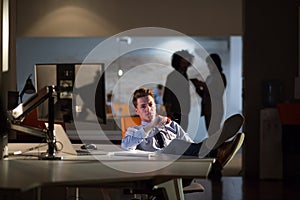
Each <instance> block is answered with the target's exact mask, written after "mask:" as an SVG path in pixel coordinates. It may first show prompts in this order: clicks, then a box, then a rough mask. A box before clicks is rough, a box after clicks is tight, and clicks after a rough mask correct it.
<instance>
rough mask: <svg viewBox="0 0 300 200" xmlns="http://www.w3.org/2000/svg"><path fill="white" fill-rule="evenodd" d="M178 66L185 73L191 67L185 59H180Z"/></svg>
mask: <svg viewBox="0 0 300 200" xmlns="http://www.w3.org/2000/svg"><path fill="white" fill-rule="evenodd" d="M179 66H180V68H181V69H182V70H184V71H186V70H187V68H188V67H190V66H191V63H190V62H188V61H187V60H185V59H180V61H179Z"/></svg>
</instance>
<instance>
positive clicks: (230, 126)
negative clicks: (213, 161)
mask: <svg viewBox="0 0 300 200" xmlns="http://www.w3.org/2000/svg"><path fill="white" fill-rule="evenodd" d="M243 124H244V117H243V116H242V115H240V114H235V115H232V116H230V117H229V118H227V119H226V120H225V122H224V124H223V127H222V130H221V133H220V135H219V139H218V142H217V143H216V144H215V146H214V149H216V148H218V147H219V146H220V145H221V144H223V143H224V142H225V141H226V140H228V139H230V138H232V137H233V136H234V135H235V134H236V133H237V132H238V131H239V130H240V128H241V127H242V125H243Z"/></svg>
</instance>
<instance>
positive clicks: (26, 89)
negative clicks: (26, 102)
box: [20, 74, 35, 103]
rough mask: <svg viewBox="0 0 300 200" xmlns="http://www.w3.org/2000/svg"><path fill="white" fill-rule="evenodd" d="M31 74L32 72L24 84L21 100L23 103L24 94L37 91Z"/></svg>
mask: <svg viewBox="0 0 300 200" xmlns="http://www.w3.org/2000/svg"><path fill="white" fill-rule="evenodd" d="M31 75H32V74H30V75H29V76H28V78H27V80H26V83H25V85H24V88H23V90H22V92H21V93H20V101H21V103H23V95H24V94H33V93H35V88H34V86H33V84H32V80H31V78H30V77H31Z"/></svg>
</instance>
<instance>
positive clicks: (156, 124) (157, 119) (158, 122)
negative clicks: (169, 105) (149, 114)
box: [152, 115, 170, 128]
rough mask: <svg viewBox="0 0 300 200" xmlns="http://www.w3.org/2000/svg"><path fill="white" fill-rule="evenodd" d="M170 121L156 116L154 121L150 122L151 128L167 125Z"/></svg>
mask: <svg viewBox="0 0 300 200" xmlns="http://www.w3.org/2000/svg"><path fill="white" fill-rule="evenodd" d="M169 122H170V120H169V119H168V118H167V117H164V116H161V115H157V116H156V117H155V119H154V120H153V122H152V126H153V128H154V127H161V126H164V125H165V124H167V123H169Z"/></svg>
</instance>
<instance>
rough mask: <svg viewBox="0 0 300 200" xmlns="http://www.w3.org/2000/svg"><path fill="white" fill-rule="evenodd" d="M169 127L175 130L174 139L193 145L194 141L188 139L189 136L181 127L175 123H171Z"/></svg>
mask: <svg viewBox="0 0 300 200" xmlns="http://www.w3.org/2000/svg"><path fill="white" fill-rule="evenodd" d="M170 126H171V127H172V128H173V129H174V130H175V133H176V135H177V136H176V138H177V139H181V140H184V141H187V142H190V143H194V141H193V140H192V139H191V138H190V136H189V134H188V133H186V132H185V131H184V130H183V129H182V128H181V126H179V125H178V124H177V123H176V122H174V121H172V122H171V124H170Z"/></svg>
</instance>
